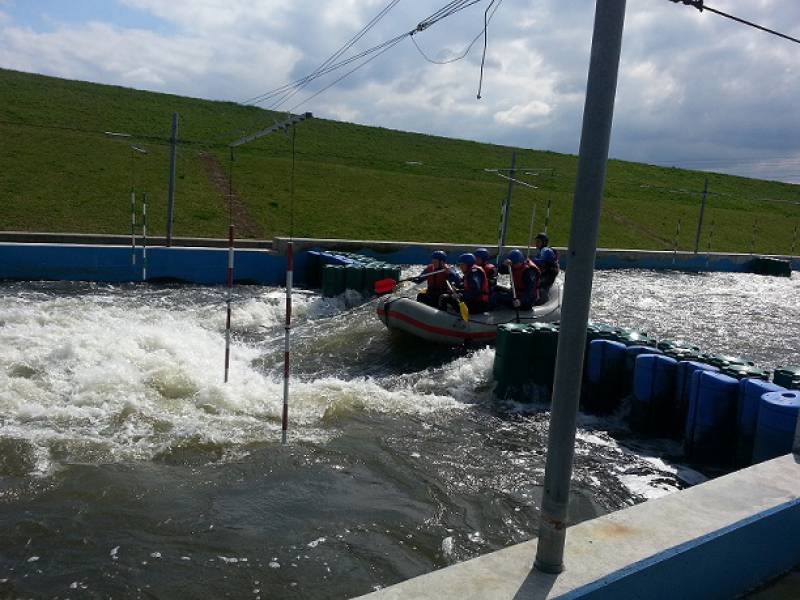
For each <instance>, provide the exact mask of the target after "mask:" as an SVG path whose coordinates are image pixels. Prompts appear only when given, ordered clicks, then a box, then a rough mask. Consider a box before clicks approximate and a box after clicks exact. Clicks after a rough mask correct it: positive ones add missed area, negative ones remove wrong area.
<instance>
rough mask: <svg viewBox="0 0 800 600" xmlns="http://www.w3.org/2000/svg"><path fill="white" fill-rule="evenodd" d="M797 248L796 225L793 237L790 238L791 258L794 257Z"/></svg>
mask: <svg viewBox="0 0 800 600" xmlns="http://www.w3.org/2000/svg"><path fill="white" fill-rule="evenodd" d="M796 247H797V225H795V226H794V236H793V237H792V256H794V250H795V248H796Z"/></svg>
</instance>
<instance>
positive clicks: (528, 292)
mask: <svg viewBox="0 0 800 600" xmlns="http://www.w3.org/2000/svg"><path fill="white" fill-rule="evenodd" d="M498 271H499V272H500V273H503V274H507V273H509V272H510V273H511V277H512V280H513V286H512V289H507V288H502V287H500V286H498V287H497V289H496V291H495V294H494V295H493V297H492V304H493V305H494V306H504V307H507V308H516V309H518V310H531V308H533V307H534V306H535V305H537V304H541V289H540V286H541V283H540V282H541V274H542V271H541V269H540V268H539V267H538V266H537V265H536V264H535V263H534V262H533V261H531V260H528V259H527V258H525V255H524V254H523V253H522V251H521V250H517V249H514V250H512V251H511V252H509V253H508V255H507V256H506V260H505V261H503V264H502V265H501V266H500V268H499V269H498Z"/></svg>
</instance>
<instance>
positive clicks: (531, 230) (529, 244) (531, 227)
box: [525, 204, 536, 258]
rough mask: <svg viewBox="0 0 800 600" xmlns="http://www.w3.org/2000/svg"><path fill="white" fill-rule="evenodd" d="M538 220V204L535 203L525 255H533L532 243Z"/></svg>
mask: <svg viewBox="0 0 800 600" xmlns="http://www.w3.org/2000/svg"><path fill="white" fill-rule="evenodd" d="M535 221H536V204H534V205H533V213H532V214H531V226H530V228H529V229H528V253H527V254H526V255H525V256H527V257H528V258H530V257H531V244H532V243H533V223H534V222H535Z"/></svg>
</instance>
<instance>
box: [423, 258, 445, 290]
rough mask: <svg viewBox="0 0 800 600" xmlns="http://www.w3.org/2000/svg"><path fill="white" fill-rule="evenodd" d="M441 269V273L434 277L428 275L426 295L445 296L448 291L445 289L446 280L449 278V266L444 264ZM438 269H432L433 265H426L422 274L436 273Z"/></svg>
mask: <svg viewBox="0 0 800 600" xmlns="http://www.w3.org/2000/svg"><path fill="white" fill-rule="evenodd" d="M442 269H444V271H442V272H441V273H436V275H428V293H429V294H437V295H442V294H446V293H448V292H449V291H450V289H449V288H448V287H447V279H448V277H450V265H448V264H445V265H444V266H443V267H442ZM438 270H439V269H434V268H433V265H428V266H427V267H425V271H423V272H424V273H430V272H432V271H438Z"/></svg>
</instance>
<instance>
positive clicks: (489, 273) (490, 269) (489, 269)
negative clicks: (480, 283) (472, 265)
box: [482, 262, 497, 287]
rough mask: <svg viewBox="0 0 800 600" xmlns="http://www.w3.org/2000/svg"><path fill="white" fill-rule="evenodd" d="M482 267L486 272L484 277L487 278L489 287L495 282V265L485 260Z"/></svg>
mask: <svg viewBox="0 0 800 600" xmlns="http://www.w3.org/2000/svg"><path fill="white" fill-rule="evenodd" d="M482 268H483V272H484V273H486V279H488V280H489V287H491V286H492V285H494V284H495V283H497V267H496V266H494V265H493V264H492V263H490V262H487V263H483V265H482Z"/></svg>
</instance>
